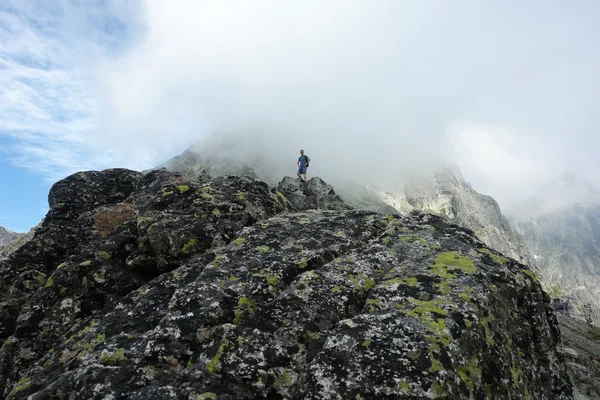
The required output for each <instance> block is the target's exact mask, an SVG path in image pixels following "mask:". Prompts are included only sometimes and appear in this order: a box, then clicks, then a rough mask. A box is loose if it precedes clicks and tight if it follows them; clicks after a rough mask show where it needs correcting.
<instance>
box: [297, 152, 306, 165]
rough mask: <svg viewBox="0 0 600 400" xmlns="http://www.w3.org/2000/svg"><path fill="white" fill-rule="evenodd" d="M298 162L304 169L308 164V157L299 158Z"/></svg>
mask: <svg viewBox="0 0 600 400" xmlns="http://www.w3.org/2000/svg"><path fill="white" fill-rule="evenodd" d="M298 161H300V167H306V164H307V163H308V156H307V155H303V156H300V158H299V159H298Z"/></svg>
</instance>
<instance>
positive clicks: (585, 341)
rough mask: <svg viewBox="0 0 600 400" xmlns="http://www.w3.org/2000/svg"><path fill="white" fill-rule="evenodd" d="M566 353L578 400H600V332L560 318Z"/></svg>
mask: <svg viewBox="0 0 600 400" xmlns="http://www.w3.org/2000/svg"><path fill="white" fill-rule="evenodd" d="M558 321H559V323H560V330H561V333H562V338H563V348H562V352H563V354H564V355H565V358H566V359H567V368H568V371H569V374H570V375H571V376H572V377H573V381H574V382H575V389H576V390H575V398H576V399H582V400H585V399H591V400H599V399H600V329H599V328H597V327H594V326H591V325H589V324H586V323H583V322H582V321H579V320H576V319H573V318H569V317H566V316H563V315H559V316H558Z"/></svg>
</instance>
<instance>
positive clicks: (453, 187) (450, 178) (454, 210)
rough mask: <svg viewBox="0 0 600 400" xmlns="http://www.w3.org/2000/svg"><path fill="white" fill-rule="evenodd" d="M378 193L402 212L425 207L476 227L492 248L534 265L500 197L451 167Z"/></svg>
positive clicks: (420, 176) (484, 240)
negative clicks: (486, 192)
mask: <svg viewBox="0 0 600 400" xmlns="http://www.w3.org/2000/svg"><path fill="white" fill-rule="evenodd" d="M374 192H376V194H378V197H379V198H380V199H382V200H383V201H384V202H385V203H387V204H389V205H391V206H392V207H394V208H395V209H397V210H399V211H401V212H410V211H412V210H422V211H427V212H431V213H434V214H436V215H440V216H442V217H445V218H448V219H449V220H450V221H452V222H453V223H456V224H458V225H461V226H463V227H465V228H468V229H470V230H472V231H473V232H474V233H475V235H476V236H477V237H478V238H479V239H481V240H482V241H483V242H484V243H485V244H486V245H488V246H490V247H491V248H493V249H495V250H497V251H499V252H501V253H503V254H505V255H507V256H508V257H511V258H514V259H516V260H519V261H521V262H523V263H525V264H528V265H534V263H533V260H532V259H531V257H530V255H529V251H528V249H527V247H526V246H525V243H524V240H523V238H522V237H521V235H520V234H519V233H517V232H516V231H515V230H514V229H513V228H512V227H511V226H510V225H509V223H508V221H507V219H506V218H505V217H504V215H503V214H502V212H501V211H500V207H499V206H498V203H497V202H496V200H494V199H493V198H492V197H490V196H486V195H482V194H480V193H478V192H476V191H475V190H473V189H472V188H470V187H469V186H468V185H467V184H466V183H465V182H464V181H462V179H461V177H460V175H458V177H457V173H456V172H455V171H453V170H451V169H440V170H436V171H434V172H432V173H431V174H422V175H417V176H415V177H414V178H413V179H411V180H410V181H408V182H407V183H406V184H404V185H402V186H401V187H398V188H396V189H392V188H382V189H379V190H374ZM377 192H378V193H377ZM373 195H375V194H373Z"/></svg>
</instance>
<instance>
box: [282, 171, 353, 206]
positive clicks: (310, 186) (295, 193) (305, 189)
mask: <svg viewBox="0 0 600 400" xmlns="http://www.w3.org/2000/svg"><path fill="white" fill-rule="evenodd" d="M277 190H279V191H280V192H281V193H283V195H284V196H285V197H286V198H287V199H288V200H289V202H290V203H291V204H292V207H293V208H294V209H295V210H308V209H318V210H349V209H350V208H351V207H350V206H348V205H347V204H345V203H344V202H343V201H342V199H341V198H340V197H339V196H338V195H337V194H335V191H334V190H333V186H331V185H328V184H327V183H325V182H324V181H323V180H322V179H321V178H311V179H309V180H308V182H304V181H303V180H300V179H298V178H291V177H289V176H286V177H285V178H283V180H282V181H281V182H280V183H279V185H278V187H277Z"/></svg>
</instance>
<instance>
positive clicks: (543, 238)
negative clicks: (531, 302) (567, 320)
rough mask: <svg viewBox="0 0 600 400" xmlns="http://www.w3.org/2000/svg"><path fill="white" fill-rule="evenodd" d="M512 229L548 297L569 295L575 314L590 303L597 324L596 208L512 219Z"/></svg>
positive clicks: (599, 241) (599, 232) (599, 227)
mask: <svg viewBox="0 0 600 400" xmlns="http://www.w3.org/2000/svg"><path fill="white" fill-rule="evenodd" d="M515 226H516V227H517V229H518V230H519V231H520V232H521V234H522V235H523V237H524V238H525V240H526V243H527V247H528V248H529V249H530V250H531V252H532V253H533V254H534V255H535V257H536V263H537V265H538V268H539V271H540V274H541V276H542V278H543V281H544V284H545V285H546V287H547V289H548V291H549V292H550V294H551V295H552V296H555V297H561V296H571V297H572V302H573V305H574V312H575V313H576V314H579V315H581V311H582V307H583V305H585V304H590V305H591V310H592V320H593V321H594V322H595V323H596V324H600V207H599V206H593V205H590V206H575V207H570V208H568V209H562V210H561V211H560V212H550V213H547V214H544V215H540V216H536V217H531V218H529V219H521V220H515Z"/></svg>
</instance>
